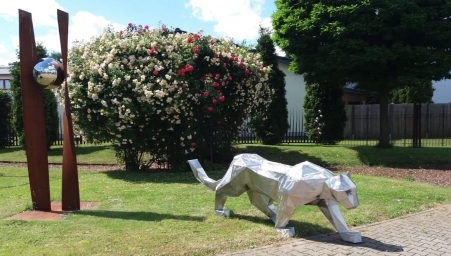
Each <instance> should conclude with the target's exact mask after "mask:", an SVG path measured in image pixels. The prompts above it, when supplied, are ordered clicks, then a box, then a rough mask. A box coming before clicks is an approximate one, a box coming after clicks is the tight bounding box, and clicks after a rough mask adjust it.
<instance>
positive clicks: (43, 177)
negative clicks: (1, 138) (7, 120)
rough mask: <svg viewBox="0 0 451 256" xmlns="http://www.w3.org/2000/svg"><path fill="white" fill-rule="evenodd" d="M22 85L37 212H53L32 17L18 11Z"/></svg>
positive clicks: (28, 160) (34, 206) (26, 142)
mask: <svg viewBox="0 0 451 256" xmlns="http://www.w3.org/2000/svg"><path fill="white" fill-rule="evenodd" d="M19 43H20V47H19V50H20V82H21V89H22V108H23V122H24V132H25V150H26V154H27V164H28V177H29V181H30V191H31V200H32V203H33V209H34V210H40V211H50V210H51V205H50V184H49V166H48V158H47V141H46V133H45V119H44V104H43V102H42V87H41V86H40V85H39V84H38V83H37V82H36V81H35V80H34V78H33V68H34V65H35V64H36V63H37V61H38V56H37V53H36V42H35V38H34V30H33V21H32V18H31V13H29V12H26V11H23V10H19Z"/></svg>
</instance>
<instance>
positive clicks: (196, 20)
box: [0, 0, 275, 65]
mask: <svg viewBox="0 0 451 256" xmlns="http://www.w3.org/2000/svg"><path fill="white" fill-rule="evenodd" d="M18 9H22V10H24V11H27V12H30V13H31V14H32V18H33V25H34V33H35V38H36V42H41V43H42V44H43V45H44V46H46V47H47V50H48V51H49V52H52V51H55V52H60V51H61V50H60V44H59V34H58V24H57V17H56V15H57V9H60V10H63V11H65V12H67V13H68V14H69V44H70V43H71V42H73V41H75V40H78V41H81V40H84V41H87V40H89V39H90V38H91V37H92V36H97V35H100V34H101V33H102V31H103V29H104V28H105V27H106V26H108V25H111V26H113V27H114V28H115V30H121V29H123V28H124V27H125V26H126V25H127V24H128V23H130V22H131V23H134V24H137V25H143V26H145V25H148V26H149V27H158V26H159V25H160V24H165V25H166V26H167V27H172V28H174V29H175V28H180V29H182V30H185V31H190V32H198V31H199V29H202V30H203V31H204V32H203V33H204V34H209V35H213V36H215V37H230V38H233V39H234V40H235V41H236V42H242V41H243V40H245V41H246V43H247V44H254V43H255V42H256V39H257V38H258V28H259V25H260V24H262V25H263V26H265V27H270V26H271V15H272V13H273V12H274V11H275V4H274V1H273V0H159V1H158V0H128V1H123V0H114V1H112V0H12V1H4V2H3V1H2V3H1V4H0V65H7V64H8V63H9V62H12V61H15V60H16V49H18V45H19V24H18V23H19V22H18ZM69 47H70V45H69Z"/></svg>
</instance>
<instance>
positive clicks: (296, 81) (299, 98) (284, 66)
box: [279, 61, 305, 113]
mask: <svg viewBox="0 0 451 256" xmlns="http://www.w3.org/2000/svg"><path fill="white" fill-rule="evenodd" d="M279 69H280V70H282V71H283V72H284V73H285V90H286V96H285V97H286V99H287V102H288V105H287V109H288V112H290V113H293V111H299V112H303V111H304V107H303V106H304V97H305V82H304V78H303V77H302V76H301V75H297V74H295V73H293V72H291V71H289V70H288V62H286V61H279Z"/></svg>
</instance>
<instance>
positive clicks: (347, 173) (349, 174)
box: [343, 171, 351, 178]
mask: <svg viewBox="0 0 451 256" xmlns="http://www.w3.org/2000/svg"><path fill="white" fill-rule="evenodd" d="M343 175H346V176H348V178H351V173H350V172H349V171H347V172H345V173H343Z"/></svg>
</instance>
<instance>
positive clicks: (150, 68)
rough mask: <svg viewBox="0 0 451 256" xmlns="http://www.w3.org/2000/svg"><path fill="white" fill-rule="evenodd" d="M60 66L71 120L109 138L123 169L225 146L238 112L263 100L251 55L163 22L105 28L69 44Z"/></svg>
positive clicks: (263, 76) (261, 71)
mask: <svg viewBox="0 0 451 256" xmlns="http://www.w3.org/2000/svg"><path fill="white" fill-rule="evenodd" d="M68 71H69V77H68V84H69V90H70V92H69V93H70V97H71V101H72V102H71V103H72V112H73V117H74V119H73V120H74V123H75V126H76V127H77V129H78V130H79V132H80V133H81V134H82V135H83V136H84V137H85V138H87V140H89V141H94V142H95V141H111V142H112V143H114V145H115V146H116V150H117V151H116V152H117V153H118V156H119V157H120V158H121V159H122V160H124V161H125V164H126V168H127V169H128V170H130V169H137V168H145V167H148V166H149V165H150V164H152V163H154V162H165V163H169V164H170V165H172V164H175V163H177V162H181V161H184V160H186V158H187V157H205V156H207V155H209V154H210V156H211V154H212V153H213V152H216V153H221V152H223V151H226V150H229V149H230V148H231V145H232V142H233V140H234V139H235V138H236V136H237V135H238V132H239V127H240V125H241V124H242V122H243V119H244V118H245V116H246V115H247V114H248V113H250V112H251V111H252V110H253V109H255V108H256V107H261V106H267V105H268V104H269V102H270V99H271V92H270V91H269V89H267V88H268V87H267V86H265V82H266V80H267V73H268V72H269V71H270V68H269V67H264V66H263V64H262V61H261V59H260V56H259V55H258V54H255V53H253V52H252V51H250V50H249V49H248V48H247V47H243V46H238V45H236V44H234V43H233V42H232V41H230V40H225V39H215V38H213V37H211V36H203V35H201V34H192V33H175V32H174V31H171V30H169V29H167V28H166V27H164V26H163V27H161V28H160V29H149V28H148V27H147V26H145V27H142V26H136V25H133V24H129V26H128V27H127V29H126V30H124V31H119V32H115V31H113V30H112V29H111V28H107V29H105V31H104V33H103V35H101V36H99V37H95V38H93V39H91V40H90V41H88V42H86V43H76V44H75V46H74V47H73V48H72V49H71V50H70V53H69V61H68ZM59 93H60V94H61V93H62V91H59ZM61 99H62V98H61Z"/></svg>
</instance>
